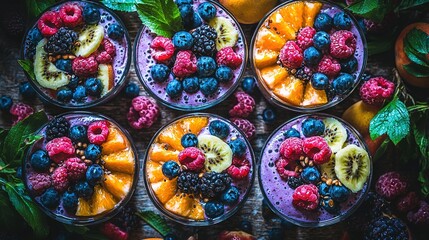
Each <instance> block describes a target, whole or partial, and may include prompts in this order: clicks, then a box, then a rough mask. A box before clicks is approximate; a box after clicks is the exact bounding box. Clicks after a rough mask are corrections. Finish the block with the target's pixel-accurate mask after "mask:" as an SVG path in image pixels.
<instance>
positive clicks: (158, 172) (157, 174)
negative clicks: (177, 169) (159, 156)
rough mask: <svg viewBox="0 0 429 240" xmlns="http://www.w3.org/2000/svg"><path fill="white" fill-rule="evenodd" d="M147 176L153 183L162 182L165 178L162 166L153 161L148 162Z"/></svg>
mask: <svg viewBox="0 0 429 240" xmlns="http://www.w3.org/2000/svg"><path fill="white" fill-rule="evenodd" d="M146 174H147V177H148V179H149V182H151V183H155V182H160V181H162V180H163V179H164V178H165V176H164V174H163V173H162V165H161V164H159V163H157V162H154V161H151V160H149V161H147V162H146Z"/></svg>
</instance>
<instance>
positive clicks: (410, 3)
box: [396, 0, 429, 11]
mask: <svg viewBox="0 0 429 240" xmlns="http://www.w3.org/2000/svg"><path fill="white" fill-rule="evenodd" d="M426 3H429V0H402V1H401V3H400V4H399V6H398V7H397V8H396V11H401V10H406V9H409V8H413V7H417V6H420V5H423V4H426Z"/></svg>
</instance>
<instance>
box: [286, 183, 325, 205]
mask: <svg viewBox="0 0 429 240" xmlns="http://www.w3.org/2000/svg"><path fill="white" fill-rule="evenodd" d="M292 204H293V205H294V206H295V207H298V208H301V209H304V210H314V209H316V208H317V206H318V205H319V192H318V190H317V187H316V186H314V185H313V184H304V185H301V186H299V187H297V188H296V189H295V191H294V192H293V195H292Z"/></svg>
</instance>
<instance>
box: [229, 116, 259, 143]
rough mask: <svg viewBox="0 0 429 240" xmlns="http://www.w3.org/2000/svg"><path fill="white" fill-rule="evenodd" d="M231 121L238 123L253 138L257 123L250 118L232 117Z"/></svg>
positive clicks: (249, 137)
mask: <svg viewBox="0 0 429 240" xmlns="http://www.w3.org/2000/svg"><path fill="white" fill-rule="evenodd" d="M231 122H232V123H234V124H235V125H237V127H238V128H239V129H240V130H241V131H243V132H244V134H245V135H246V137H247V138H248V139H251V138H252V137H253V136H254V135H255V131H256V128H255V125H253V123H251V122H250V121H249V120H247V119H243V118H231Z"/></svg>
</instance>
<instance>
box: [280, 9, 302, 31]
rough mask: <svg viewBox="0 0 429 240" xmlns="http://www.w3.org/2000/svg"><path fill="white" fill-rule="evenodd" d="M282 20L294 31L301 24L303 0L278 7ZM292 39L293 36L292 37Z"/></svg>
mask: <svg viewBox="0 0 429 240" xmlns="http://www.w3.org/2000/svg"><path fill="white" fill-rule="evenodd" d="M279 12H280V14H281V16H282V17H283V19H284V21H285V22H286V23H288V24H289V25H290V26H291V27H292V29H293V30H294V31H295V32H298V30H299V29H300V28H301V27H302V26H303V18H302V16H303V14H304V2H302V1H298V2H295V3H290V4H288V5H286V6H284V7H283V8H280V9H279ZM292 39H294V38H292Z"/></svg>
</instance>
